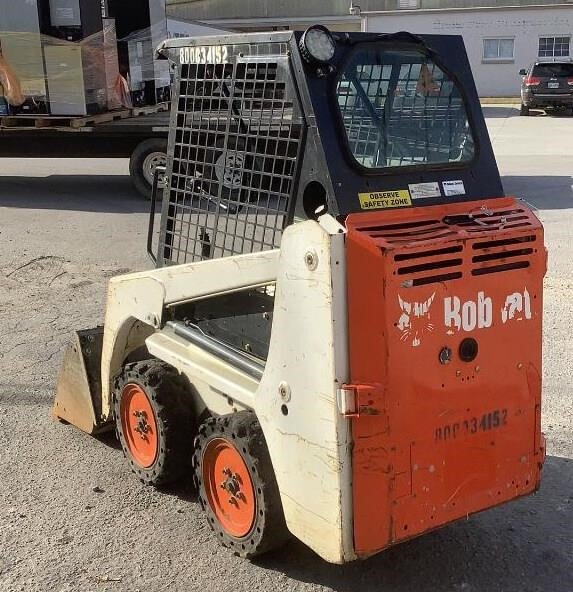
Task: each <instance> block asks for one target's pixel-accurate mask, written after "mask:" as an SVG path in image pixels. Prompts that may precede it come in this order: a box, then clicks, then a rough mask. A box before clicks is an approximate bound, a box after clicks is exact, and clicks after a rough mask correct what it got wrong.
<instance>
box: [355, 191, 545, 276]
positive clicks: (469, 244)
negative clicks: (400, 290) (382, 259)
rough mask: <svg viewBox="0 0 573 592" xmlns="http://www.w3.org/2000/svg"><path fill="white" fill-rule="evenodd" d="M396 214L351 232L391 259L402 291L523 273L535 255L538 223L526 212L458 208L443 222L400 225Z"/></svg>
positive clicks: (504, 208)
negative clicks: (365, 238)
mask: <svg viewBox="0 0 573 592" xmlns="http://www.w3.org/2000/svg"><path fill="white" fill-rule="evenodd" d="M400 215H402V214H396V215H395V216H394V218H393V219H390V220H388V222H387V223H378V221H380V222H385V220H384V215H383V214H380V218H379V219H376V218H374V217H372V218H370V223H366V224H364V225H362V224H357V225H356V226H355V228H356V230H358V231H360V232H363V233H365V234H367V235H368V236H369V237H370V238H371V239H372V240H374V241H375V242H376V244H377V245H378V247H379V248H380V249H381V250H382V251H383V252H384V253H385V254H390V255H391V257H392V259H393V261H394V269H393V274H394V276H396V277H397V278H398V279H399V280H400V282H401V284H402V285H403V286H407V287H410V286H420V285H424V284H434V283H440V282H444V281H448V280H456V279H462V278H464V277H471V276H479V275H486V274H493V273H502V272H508V271H511V270H516V269H525V268H527V267H529V266H530V265H531V261H532V259H533V258H534V257H535V254H536V253H537V252H538V245H537V242H536V241H538V240H539V238H538V237H537V235H536V234H535V233H534V230H535V229H536V228H538V227H539V223H538V221H537V219H536V218H535V216H534V215H533V214H532V213H531V212H530V211H529V210H528V209H524V208H519V207H512V206H511V205H509V207H508V205H507V202H506V204H504V205H501V206H498V208H497V209H496V208H493V209H492V210H489V209H488V210H486V209H485V208H482V209H474V210H473V211H471V212H467V211H464V210H463V209H462V207H460V208H459V209H458V210H457V211H454V212H453V213H452V214H448V215H446V216H443V217H439V216H436V217H432V218H425V219H418V220H408V221H401V220H400V218H399V216H400ZM386 216H388V215H387V214H386ZM387 219H388V218H387ZM521 228H525V229H529V233H527V230H526V231H525V232H523V231H522V233H523V234H522V236H507V234H510V233H511V232H507V231H512V230H513V229H515V230H516V231H517V232H519V229H521ZM490 237H491V238H490Z"/></svg>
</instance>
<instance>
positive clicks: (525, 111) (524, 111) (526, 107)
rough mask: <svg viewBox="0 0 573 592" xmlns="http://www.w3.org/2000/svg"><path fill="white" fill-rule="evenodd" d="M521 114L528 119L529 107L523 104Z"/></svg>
mask: <svg viewBox="0 0 573 592" xmlns="http://www.w3.org/2000/svg"><path fill="white" fill-rule="evenodd" d="M519 114H520V115H522V116H525V117H527V116H528V115H529V107H528V106H527V105H524V104H523V103H522V104H521V109H520V110H519Z"/></svg>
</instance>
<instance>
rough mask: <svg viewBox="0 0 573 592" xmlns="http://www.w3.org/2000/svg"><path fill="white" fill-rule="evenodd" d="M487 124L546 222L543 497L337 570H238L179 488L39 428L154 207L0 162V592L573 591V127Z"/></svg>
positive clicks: (562, 120)
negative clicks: (62, 367) (69, 360)
mask: <svg viewBox="0 0 573 592" xmlns="http://www.w3.org/2000/svg"><path fill="white" fill-rule="evenodd" d="M485 112H486V116H487V118H488V125H489V128H490V131H491V134H492V138H493V142H494V148H495V150H496V153H497V157H498V162H499V166H500V170H501V173H502V175H503V178H504V184H505V187H506V192H507V193H508V194H515V195H518V196H521V197H525V198H526V199H527V200H528V201H530V202H531V203H532V204H533V205H534V206H536V207H537V208H538V209H539V215H540V217H541V218H542V220H543V222H544V224H545V228H546V242H547V245H548V248H549V253H550V256H549V271H548V274H547V278H546V285H545V286H546V291H545V338H544V342H545V343H544V345H545V350H544V405H543V429H544V431H545V434H546V436H547V439H548V458H547V462H546V466H545V469H544V476H543V484H542V487H541V490H540V491H539V493H538V494H537V495H535V496H533V497H530V498H527V499H524V500H521V501H518V502H515V503H513V504H509V505H507V506H504V507H500V508H497V509H494V510H491V511H488V512H485V513H483V514H480V515H477V516H474V517H472V518H470V519H469V520H467V521H463V522H458V523H456V524H453V525H451V526H449V527H446V528H444V529H442V530H439V531H436V532H433V533H431V534H428V535H426V536H424V537H421V538H419V539H416V540H412V541H410V542H408V543H404V544H402V545H399V546H397V547H395V548H393V549H391V550H389V551H387V552H385V553H382V554H380V555H378V556H376V557H373V558H371V559H369V560H367V561H364V562H357V563H353V564H349V565H346V566H334V565H329V564H327V563H325V562H323V561H322V560H321V559H319V558H318V557H317V556H315V555H314V554H313V553H312V552H311V551H309V550H308V549H307V548H306V547H304V546H303V545H302V544H300V543H297V542H293V543H291V544H289V545H288V546H287V547H286V548H285V549H283V550H281V551H278V552H275V553H273V554H271V555H269V556H266V557H264V558H262V559H260V560H258V561H256V562H249V561H245V560H241V559H238V558H236V557H233V556H232V555H231V554H230V553H229V552H228V551H227V550H225V549H222V548H220V547H219V546H218V545H217V544H216V542H215V540H214V538H213V536H212V534H211V531H210V530H209V528H208V526H207V525H206V523H205V522H204V519H203V516H202V514H201V511H200V509H199V506H198V504H197V503H196V501H195V499H194V498H193V495H192V494H191V492H190V490H189V488H188V487H185V486H183V487H181V488H179V489H177V490H173V491H157V490H154V489H152V488H148V487H144V486H143V485H141V484H140V483H139V482H138V481H137V480H136V479H135V478H134V477H133V476H132V475H131V474H130V473H129V470H128V467H127V464H126V463H125V462H124V459H123V456H122V453H121V451H120V450H119V449H118V446H117V444H116V443H115V442H114V440H113V439H109V438H108V439H103V440H97V439H94V438H90V437H88V436H86V435H84V434H82V433H81V432H79V431H78V430H76V429H74V428H72V427H69V426H63V425H61V424H59V423H55V422H54V421H53V420H52V419H51V417H50V404H51V401H52V396H53V390H54V384H55V380H56V374H57V370H58V366H59V363H60V359H61V355H62V351H63V347H64V345H65V344H66V342H67V341H68V337H69V335H70V333H71V332H72V331H73V330H74V329H76V328H84V327H91V326H95V325H97V324H99V323H101V322H102V319H103V306H104V295H105V286H106V281H107V279H108V278H109V277H110V276H112V275H115V274H119V273H124V272H126V271H128V270H141V269H145V268H146V267H149V262H148V260H147V258H146V256H145V238H146V224H147V213H146V210H147V204H146V203H145V202H143V201H142V200H141V199H140V198H139V196H138V195H137V194H136V193H135V192H134V191H133V190H132V189H131V187H130V184H129V179H128V178H127V176H126V174H127V163H126V162H124V161H111V160H110V161H105V160H99V161H95V160H94V161H83V162H80V161H78V162H76V161H73V160H47V159H46V160H37V161H36V160H30V161H26V160H10V159H4V160H0V248H1V253H2V256H1V258H0V591H2V592H14V591H23V592H35V591H41V592H48V591H50V592H52V591H53V592H71V591H82V592H84V591H86V592H91V591H98V592H99V591H102V592H103V591H110V592H115V591H122V592H123V591H126V592H135V591H136V590H141V591H144V590H145V591H146V592H159V591H163V590H165V591H170V592H171V591H173V592H175V591H194V590H201V591H211V590H219V591H226V590H229V591H232V592H241V591H243V590H245V591H246V590H248V591H250V592H253V591H255V590H261V591H263V590H264V591H265V592H270V591H272V590H281V591H283V590H288V591H309V590H314V591H326V590H334V591H337V592H373V591H376V592H379V591H380V592H382V591H383V592H424V591H427V592H442V591H444V592H445V591H453V592H457V591H464V592H478V591H479V592H482V591H483V592H495V591H503V592H533V591H548V592H570V591H571V590H573V403H572V398H571V393H572V392H573V372H572V368H571V359H573V340H572V339H571V331H572V328H573V312H572V311H573V307H572V306H571V300H572V298H573V290H572V283H573V273H572V272H573V191H572V183H573V177H572V175H573V164H572V163H571V155H572V154H573V118H566V117H544V116H539V117H530V118H520V117H518V116H517V110H516V109H513V108H506V107H503V106H495V107H486V108H485ZM94 488H95V489H96V491H94Z"/></svg>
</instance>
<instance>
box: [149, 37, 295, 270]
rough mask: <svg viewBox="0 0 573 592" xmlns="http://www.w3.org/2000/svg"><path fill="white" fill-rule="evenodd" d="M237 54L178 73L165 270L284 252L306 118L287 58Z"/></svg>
mask: <svg viewBox="0 0 573 592" xmlns="http://www.w3.org/2000/svg"><path fill="white" fill-rule="evenodd" d="M234 49H235V51H232V52H230V54H231V59H230V62H229V63H227V64H183V65H181V66H180V71H179V90H180V92H179V99H178V103H177V112H176V116H175V117H176V119H175V130H174V133H173V132H172V136H171V138H170V149H171V150H172V154H173V161H172V171H171V175H170V187H169V196H168V203H167V204H164V206H163V207H164V211H163V227H162V231H161V235H160V245H159V247H160V252H159V254H160V261H161V263H163V264H166V263H185V262H190V261H197V260H200V259H205V258H213V257H224V256H228V255H234V254H240V253H249V252H255V251H262V250H267V249H273V248H276V247H278V246H279V243H280V238H281V234H282V230H283V228H284V227H285V226H286V224H287V223H288V222H289V221H290V220H289V216H290V212H291V201H292V198H293V194H294V190H295V179H296V167H297V158H298V156H299V151H300V147H301V143H302V142H301V139H302V134H303V117H302V114H301V109H300V105H299V102H298V98H297V95H296V92H295V89H294V86H293V83H292V80H291V76H290V73H289V64H288V58H287V57H286V55H277V53H279V52H276V51H275V53H274V55H268V56H267V55H261V54H264V52H265V50H267V51H268V50H269V49H273V48H271V47H269V46H268V45H262V46H261V45H259V46H256V45H249V46H240V51H238V47H235V48H234ZM275 49H276V48H275ZM281 49H282V53H286V45H284V44H281Z"/></svg>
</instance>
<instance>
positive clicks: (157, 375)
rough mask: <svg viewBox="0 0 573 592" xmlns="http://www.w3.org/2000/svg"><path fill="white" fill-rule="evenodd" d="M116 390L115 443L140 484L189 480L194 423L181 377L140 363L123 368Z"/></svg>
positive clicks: (148, 362)
mask: <svg viewBox="0 0 573 592" xmlns="http://www.w3.org/2000/svg"><path fill="white" fill-rule="evenodd" d="M114 386H115V388H114V396H113V403H114V414H115V419H116V433H117V437H118V440H119V442H120V444H121V447H122V449H123V453H124V455H125V457H126V458H127V460H128V462H129V465H130V467H131V469H132V471H133V472H134V473H135V474H136V475H137V476H138V478H139V480H140V481H141V482H142V483H145V484H146V485H166V484H169V483H174V482H176V481H177V480H179V479H180V478H182V477H184V476H185V475H191V469H192V452H191V450H190V449H191V446H192V442H193V436H194V434H195V418H194V413H193V410H192V406H191V401H190V394H189V390H188V388H187V385H186V383H185V381H184V380H183V378H182V377H181V376H180V375H179V373H178V372H177V371H176V370H175V369H174V368H172V367H171V366H169V365H168V364H166V363H164V362H162V361H160V360H155V359H151V360H144V361H140V362H134V363H130V364H126V365H125V366H124V367H123V369H122V371H121V373H120V374H119V375H118V376H117V378H116V379H115V385H114Z"/></svg>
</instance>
